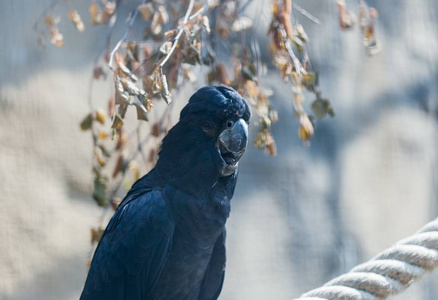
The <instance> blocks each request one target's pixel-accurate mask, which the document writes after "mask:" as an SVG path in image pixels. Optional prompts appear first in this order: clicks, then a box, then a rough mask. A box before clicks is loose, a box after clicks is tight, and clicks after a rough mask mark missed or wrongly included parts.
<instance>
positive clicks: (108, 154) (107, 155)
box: [97, 144, 111, 157]
mask: <svg viewBox="0 0 438 300" xmlns="http://www.w3.org/2000/svg"><path fill="white" fill-rule="evenodd" d="M97 147H99V149H100V150H101V151H102V155H103V156H105V157H110V156H111V153H109V151H108V150H107V149H106V148H105V146H104V145H103V144H98V145H97Z"/></svg>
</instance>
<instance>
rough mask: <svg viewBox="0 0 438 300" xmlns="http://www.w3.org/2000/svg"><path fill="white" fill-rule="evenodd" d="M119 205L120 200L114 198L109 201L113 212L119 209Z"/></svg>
mask: <svg viewBox="0 0 438 300" xmlns="http://www.w3.org/2000/svg"><path fill="white" fill-rule="evenodd" d="M120 203H122V198H117V197H114V198H113V199H112V200H111V207H112V208H113V209H114V211H116V210H117V208H118V207H119V205H120Z"/></svg>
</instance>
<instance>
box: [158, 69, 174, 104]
mask: <svg viewBox="0 0 438 300" xmlns="http://www.w3.org/2000/svg"><path fill="white" fill-rule="evenodd" d="M160 81H161V97H163V99H164V101H166V103H167V104H170V102H172V95H171V94H170V91H169V87H168V85H167V79H166V75H164V74H161V76H160Z"/></svg>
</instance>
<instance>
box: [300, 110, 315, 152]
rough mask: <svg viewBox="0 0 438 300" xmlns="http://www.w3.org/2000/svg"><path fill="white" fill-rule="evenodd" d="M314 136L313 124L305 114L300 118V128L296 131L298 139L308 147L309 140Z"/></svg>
mask: <svg viewBox="0 0 438 300" xmlns="http://www.w3.org/2000/svg"><path fill="white" fill-rule="evenodd" d="M313 134H314V129H313V124H312V122H311V121H310V119H309V117H308V116H307V115H306V114H302V115H301V116H300V128H299V129H298V137H299V138H300V139H301V140H302V141H303V142H304V143H305V144H306V145H309V140H310V138H311V137H312V136H313Z"/></svg>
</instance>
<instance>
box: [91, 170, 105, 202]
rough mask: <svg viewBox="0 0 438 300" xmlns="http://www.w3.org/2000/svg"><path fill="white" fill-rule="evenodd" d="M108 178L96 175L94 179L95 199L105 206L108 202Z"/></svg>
mask: <svg viewBox="0 0 438 300" xmlns="http://www.w3.org/2000/svg"><path fill="white" fill-rule="evenodd" d="M106 185H107V180H106V178H105V177H96V178H95V179H94V190H93V199H94V200H95V201H96V202H97V205H99V206H105V205H106V204H107V201H108V200H107V198H106V196H105V191H106Z"/></svg>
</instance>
